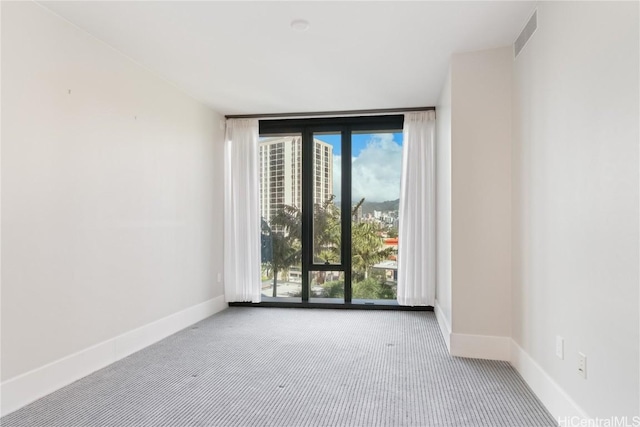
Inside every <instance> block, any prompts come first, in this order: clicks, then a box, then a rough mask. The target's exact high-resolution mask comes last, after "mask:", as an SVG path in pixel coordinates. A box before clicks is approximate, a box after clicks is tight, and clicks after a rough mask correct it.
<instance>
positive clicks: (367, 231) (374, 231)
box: [351, 222, 392, 282]
mask: <svg viewBox="0 0 640 427" xmlns="http://www.w3.org/2000/svg"><path fill="white" fill-rule="evenodd" d="M381 234H382V228H381V227H380V225H378V224H376V223H371V222H358V223H355V224H353V226H352V228H351V247H352V249H351V267H352V269H353V276H352V278H353V281H354V282H360V281H362V280H364V279H366V278H367V277H368V272H369V268H371V266H373V265H375V264H377V263H379V262H380V261H384V260H385V259H388V258H389V255H391V251H392V249H391V248H385V247H384V242H383V240H382V237H381Z"/></svg>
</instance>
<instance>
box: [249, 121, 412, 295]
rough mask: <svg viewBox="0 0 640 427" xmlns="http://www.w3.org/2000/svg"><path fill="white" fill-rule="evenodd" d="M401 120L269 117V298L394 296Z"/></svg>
mask: <svg viewBox="0 0 640 427" xmlns="http://www.w3.org/2000/svg"><path fill="white" fill-rule="evenodd" d="M402 125H403V116H401V115H393V116H374V117H350V118H332V119H327V118H321V119H288V120H263V121H261V122H260V136H261V137H260V159H259V168H260V215H261V217H262V230H261V233H262V235H261V242H262V259H261V262H262V266H261V267H262V300H263V302H284V303H302V304H316V303H317V304H352V305H353V304H363V305H371V304H374V305H376V304H378V305H380V304H390V305H392V304H395V299H396V282H397V262H396V256H397V247H398V205H399V197H400V176H401V167H402Z"/></svg>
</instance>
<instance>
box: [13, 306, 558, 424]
mask: <svg viewBox="0 0 640 427" xmlns="http://www.w3.org/2000/svg"><path fill="white" fill-rule="evenodd" d="M0 421H1V425H2V427H14V426H29V427H36V426H46V427H54V426H64V427H75V426H96V427H102V426H109V427H129V426H136V427H137V426H175V427H181V426H404V425H413V426H487V427H497V426H508V427H519V426H520V427H524V426H555V425H556V423H555V421H554V419H553V418H552V417H551V416H550V415H549V413H548V412H547V411H546V410H545V409H544V407H543V406H542V404H541V403H540V402H539V401H538V400H537V399H536V397H535V396H534V395H533V393H532V392H531V390H530V389H529V388H528V387H527V386H526V385H525V383H524V382H523V380H522V379H521V378H520V376H519V375H518V374H517V373H516V372H515V370H514V369H513V368H512V367H511V366H510V365H509V364H508V363H506V362H496V361H488V360H474V359H462V358H454V357H450V356H449V355H448V353H447V351H446V347H445V345H444V342H443V340H442V336H441V335H440V331H439V329H438V325H437V322H436V319H435V316H434V315H433V313H430V312H406V311H405V312H403V311H364V310H319V309H316V310H310V309H277V308H242V307H233V308H229V309H227V310H225V311H223V312H221V313H219V314H217V315H215V316H212V317H210V318H208V319H206V320H204V321H202V322H200V323H198V324H196V325H194V326H193V327H191V328H188V329H185V330H183V331H181V332H179V333H177V334H175V335H172V336H170V337H168V338H167V339H165V340H163V341H161V342H159V343H157V344H155V345H153V346H151V347H148V348H146V349H144V350H142V351H140V352H138V353H135V354H133V355H131V356H129V357H127V358H125V359H123V360H121V361H119V362H117V363H114V364H113V365H110V366H108V367H106V368H104V369H102V370H100V371H98V372H96V373H94V374H92V375H90V376H88V377H85V378H83V379H81V380H79V381H76V382H75V383H73V384H70V385H69V386H67V387H65V388H63V389H61V390H59V391H57V392H55V393H53V394H50V395H49V396H46V397H44V398H42V399H40V400H38V401H36V402H34V403H32V404H31V405H29V406H27V407H25V408H22V409H20V410H18V411H16V412H14V413H12V414H9V415H7V416H5V417H3V418H2V419H1V420H0Z"/></svg>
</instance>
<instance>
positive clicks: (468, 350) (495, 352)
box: [450, 333, 511, 362]
mask: <svg viewBox="0 0 640 427" xmlns="http://www.w3.org/2000/svg"><path fill="white" fill-rule="evenodd" d="M450 353H451V355H452V356H458V357H471V358H474V359H491V360H504V361H507V362H508V361H510V360H511V338H509V337H496V336H488V335H466V334H455V333H452V334H451V349H450Z"/></svg>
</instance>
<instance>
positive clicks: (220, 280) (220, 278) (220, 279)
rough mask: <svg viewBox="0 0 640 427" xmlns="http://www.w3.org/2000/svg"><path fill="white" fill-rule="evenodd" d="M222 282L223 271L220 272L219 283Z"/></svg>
mask: <svg viewBox="0 0 640 427" xmlns="http://www.w3.org/2000/svg"><path fill="white" fill-rule="evenodd" d="M220 282H222V273H218V283H220Z"/></svg>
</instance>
